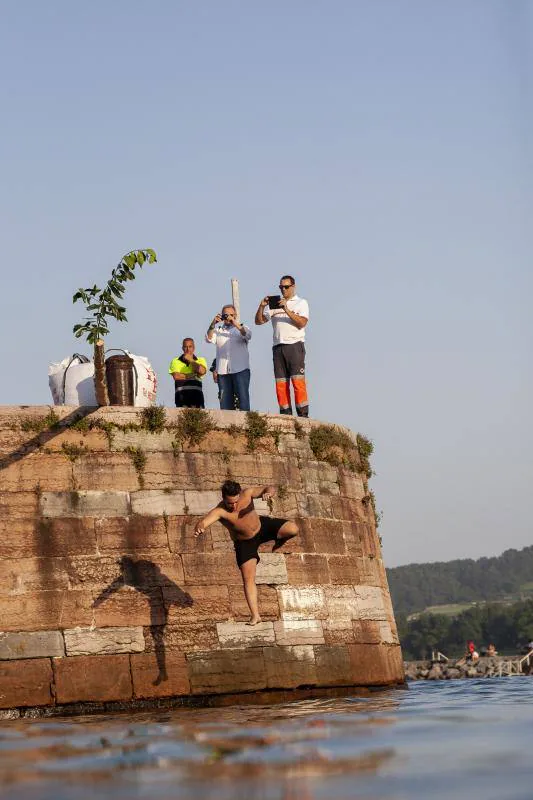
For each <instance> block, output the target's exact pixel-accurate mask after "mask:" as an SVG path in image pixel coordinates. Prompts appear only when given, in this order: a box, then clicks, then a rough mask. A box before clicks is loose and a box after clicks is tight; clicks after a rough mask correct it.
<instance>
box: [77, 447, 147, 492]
mask: <svg viewBox="0 0 533 800" xmlns="http://www.w3.org/2000/svg"><path fill="white" fill-rule="evenodd" d="M72 474H73V477H74V485H75V486H76V488H77V489H78V490H81V491H83V490H89V491H106V490H107V489H108V488H109V487H110V486H112V487H113V489H114V490H115V491H124V492H129V491H131V492H134V491H136V490H137V489H138V488H139V476H138V474H137V470H136V469H135V467H134V465H133V461H132V458H131V456H130V455H129V454H128V453H90V454H88V455H84V456H80V458H78V459H76V461H75V462H74V464H73V465H72Z"/></svg>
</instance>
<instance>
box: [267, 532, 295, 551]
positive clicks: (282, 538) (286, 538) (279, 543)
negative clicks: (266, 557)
mask: <svg viewBox="0 0 533 800" xmlns="http://www.w3.org/2000/svg"><path fill="white" fill-rule="evenodd" d="M295 536H296V534H295V533H289V534H287V536H280V537H279V538H277V539H276V540H275V542H274V546H273V547H272V552H273V553H274V552H275V551H276V550H279V548H280V547H282V546H283V545H284V544H285V542H288V541H289V539H294V537H295Z"/></svg>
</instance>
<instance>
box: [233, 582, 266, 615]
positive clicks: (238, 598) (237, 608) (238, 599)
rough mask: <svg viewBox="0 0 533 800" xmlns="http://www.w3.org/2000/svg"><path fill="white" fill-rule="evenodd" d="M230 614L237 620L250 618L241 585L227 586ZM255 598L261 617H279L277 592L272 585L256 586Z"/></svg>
mask: <svg viewBox="0 0 533 800" xmlns="http://www.w3.org/2000/svg"><path fill="white" fill-rule="evenodd" d="M228 591H229V601H230V606H231V609H230V614H231V616H232V617H233V618H234V619H235V620H237V621H241V620H242V621H246V620H249V619H250V609H249V608H248V604H247V603H246V598H245V596H244V591H243V588H242V586H228ZM257 599H258V602H259V613H260V614H261V619H263V620H272V619H279V602H278V593H277V591H276V589H275V588H274V587H273V586H267V585H264V584H263V585H260V586H258V587H257Z"/></svg>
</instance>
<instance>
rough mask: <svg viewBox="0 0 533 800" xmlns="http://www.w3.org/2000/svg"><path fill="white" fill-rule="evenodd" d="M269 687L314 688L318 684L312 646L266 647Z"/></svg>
mask: <svg viewBox="0 0 533 800" xmlns="http://www.w3.org/2000/svg"><path fill="white" fill-rule="evenodd" d="M263 652H264V658H265V668H266V674H267V686H268V687H269V688H270V689H276V688H296V687H297V686H310V685H311V686H312V685H315V684H316V683H317V674H316V662H315V652H314V648H313V647H311V646H310V645H297V646H294V647H265V648H264V651H263Z"/></svg>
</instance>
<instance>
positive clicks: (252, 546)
mask: <svg viewBox="0 0 533 800" xmlns="http://www.w3.org/2000/svg"><path fill="white" fill-rule="evenodd" d="M259 520H260V522H261V527H260V528H259V531H258V533H256V534H255V536H252V538H251V539H237V540H236V541H235V542H233V546H234V547H235V556H236V558H237V564H238V565H239V567H240V566H241V565H242V564H244V562H245V561H250V559H252V558H255V559H256V560H257V561H259V560H260V559H259V553H258V552H257V551H258V549H259V545H260V544H264V543H265V542H272V541H275V540H276V539H277V537H278V531H279V529H280V528H281V526H282V525H285V523H286V522H287V520H286V519H276V518H275V517H259Z"/></svg>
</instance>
